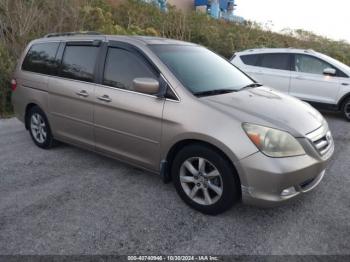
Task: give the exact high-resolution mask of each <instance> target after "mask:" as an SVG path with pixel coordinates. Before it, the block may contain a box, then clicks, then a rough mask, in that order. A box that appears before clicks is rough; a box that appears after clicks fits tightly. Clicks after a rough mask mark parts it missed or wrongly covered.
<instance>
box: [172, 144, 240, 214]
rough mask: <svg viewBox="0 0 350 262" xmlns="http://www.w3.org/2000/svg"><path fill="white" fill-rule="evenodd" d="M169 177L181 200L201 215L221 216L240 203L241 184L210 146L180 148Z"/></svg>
mask: <svg viewBox="0 0 350 262" xmlns="http://www.w3.org/2000/svg"><path fill="white" fill-rule="evenodd" d="M171 174H172V179H173V183H174V186H175V188H176V191H177V192H178V194H179V195H180V197H181V198H182V200H183V201H184V202H185V203H186V204H188V205H189V206H191V207H192V208H194V209H196V210H198V211H200V212H202V213H204V214H209V215H217V214H220V213H222V212H224V211H226V210H228V209H229V208H230V207H231V206H232V205H233V204H234V203H236V202H238V201H239V200H240V196H241V191H240V182H239V179H238V175H237V173H236V171H235V170H234V168H233V166H232V164H231V163H230V162H229V160H227V159H226V157H224V156H223V155H222V154H221V153H220V152H218V151H217V150H215V149H213V148H211V147H209V146H205V145H201V144H194V145H190V146H186V147H185V148H183V149H181V150H180V151H179V152H178V153H177V155H176V156H175V159H174V161H173V164H172V167H171Z"/></svg>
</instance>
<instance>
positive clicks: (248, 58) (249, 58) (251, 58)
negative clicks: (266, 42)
mask: <svg viewBox="0 0 350 262" xmlns="http://www.w3.org/2000/svg"><path fill="white" fill-rule="evenodd" d="M258 58H259V56H258V55H242V56H241V59H242V61H243V63H245V64H246V65H251V66H255V65H257V63H258Z"/></svg>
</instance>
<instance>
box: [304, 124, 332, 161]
mask: <svg viewBox="0 0 350 262" xmlns="http://www.w3.org/2000/svg"><path fill="white" fill-rule="evenodd" d="M307 137H308V138H309V139H310V140H311V142H312V144H313V145H314V147H315V149H316V150H317V152H318V153H319V154H320V155H321V156H323V155H325V154H327V152H328V151H329V150H330V149H331V147H332V144H333V139H332V134H331V131H329V130H328V127H327V126H322V127H321V128H319V129H317V130H316V131H314V132H312V133H310V134H308V135H307Z"/></svg>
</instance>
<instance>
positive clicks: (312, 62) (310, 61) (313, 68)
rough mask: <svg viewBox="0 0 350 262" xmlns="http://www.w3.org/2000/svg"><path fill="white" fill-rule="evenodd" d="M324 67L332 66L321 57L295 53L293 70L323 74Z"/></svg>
mask: <svg viewBox="0 0 350 262" xmlns="http://www.w3.org/2000/svg"><path fill="white" fill-rule="evenodd" d="M326 68H333V67H332V66H330V65H329V64H328V63H326V62H324V61H322V60H321V59H318V58H315V57H312V56H309V55H299V54H296V55H295V71H297V72H303V73H310V74H318V75H323V71H324V70H325V69H326Z"/></svg>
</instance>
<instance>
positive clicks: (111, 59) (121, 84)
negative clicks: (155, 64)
mask: <svg viewBox="0 0 350 262" xmlns="http://www.w3.org/2000/svg"><path fill="white" fill-rule="evenodd" d="M138 77H146V78H154V79H158V76H157V75H156V74H155V72H154V70H153V69H151V67H150V66H149V65H148V63H147V62H146V61H145V60H144V59H142V58H141V57H140V56H138V55H136V54H134V53H132V52H129V51H127V50H124V49H120V48H109V49H108V54H107V59H106V65H105V72H104V78H103V84H104V85H108V86H113V87H116V88H120V89H126V90H133V87H132V82H133V80H134V79H135V78H138Z"/></svg>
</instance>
